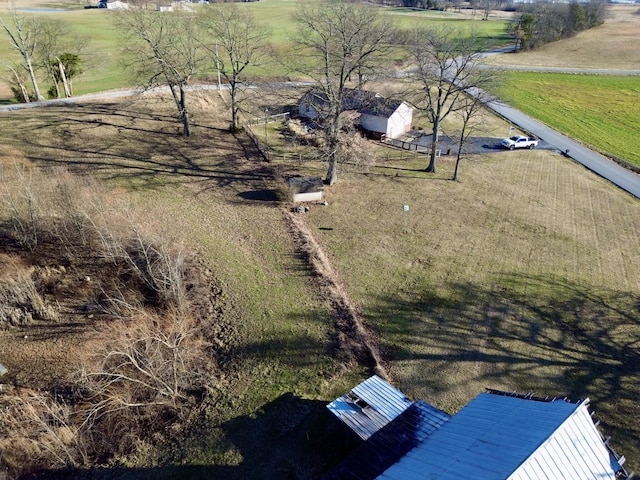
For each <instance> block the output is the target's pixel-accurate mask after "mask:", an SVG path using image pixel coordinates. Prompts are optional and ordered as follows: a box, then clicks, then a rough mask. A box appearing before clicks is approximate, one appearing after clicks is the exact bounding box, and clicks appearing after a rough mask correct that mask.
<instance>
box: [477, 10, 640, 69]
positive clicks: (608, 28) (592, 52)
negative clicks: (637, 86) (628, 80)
mask: <svg viewBox="0 0 640 480" xmlns="http://www.w3.org/2000/svg"><path fill="white" fill-rule="evenodd" d="M639 32H640V15H638V6H637V5H609V6H608V16H607V19H606V21H605V23H604V24H602V25H600V26H598V27H595V28H591V29H589V30H586V31H584V32H580V33H579V34H578V35H576V36H575V37H572V38H567V39H564V40H562V41H559V42H552V43H548V44H546V45H543V46H542V48H539V49H536V50H532V51H528V52H519V53H517V54H507V55H495V56H493V57H490V58H489V59H488V61H489V62H490V63H494V64H497V65H527V66H540V67H575V68H605V69H617V70H640V49H638V48H637V45H638V41H640V38H639V35H640V34H639Z"/></svg>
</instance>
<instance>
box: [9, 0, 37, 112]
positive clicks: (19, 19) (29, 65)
mask: <svg viewBox="0 0 640 480" xmlns="http://www.w3.org/2000/svg"><path fill="white" fill-rule="evenodd" d="M9 12H10V16H11V22H12V23H13V29H11V28H10V26H9V25H7V24H6V23H5V22H4V20H2V17H0V26H1V27H2V28H3V29H4V31H5V32H6V34H7V35H8V36H9V40H10V44H11V46H12V47H13V48H14V49H15V50H16V51H17V52H18V53H19V54H20V56H21V57H22V60H23V61H24V64H23V65H22V67H23V68H24V69H25V70H26V71H27V72H28V74H29V77H30V78H31V83H32V85H33V91H34V96H35V98H36V100H42V99H43V98H44V97H43V96H42V95H41V94H40V89H39V87H38V80H37V78H36V72H35V65H34V54H35V52H36V49H37V46H38V41H39V36H40V30H41V25H40V22H39V21H38V20H37V19H36V18H33V17H32V18H27V17H25V16H23V15H18V12H17V10H16V9H15V7H12V8H10V10H9ZM24 100H25V102H29V101H30V98H29V95H27V96H26V97H25V99H24Z"/></svg>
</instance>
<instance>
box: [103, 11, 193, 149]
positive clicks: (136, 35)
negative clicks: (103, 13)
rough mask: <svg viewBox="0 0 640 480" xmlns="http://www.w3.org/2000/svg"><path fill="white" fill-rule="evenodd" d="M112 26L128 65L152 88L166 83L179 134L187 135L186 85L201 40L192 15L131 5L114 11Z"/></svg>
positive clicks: (190, 76) (188, 133)
mask: <svg viewBox="0 0 640 480" xmlns="http://www.w3.org/2000/svg"><path fill="white" fill-rule="evenodd" d="M115 19H116V20H115V21H116V26H117V27H118V28H119V29H120V30H121V31H122V32H123V33H124V34H125V36H126V40H127V44H126V47H125V51H126V52H127V54H128V55H129V57H130V58H131V59H132V60H133V64H132V66H133V67H134V68H136V70H137V73H138V75H139V76H140V78H141V79H142V80H143V81H144V83H145V86H146V87H148V88H152V87H155V86H159V85H166V86H168V87H169V90H170V91H171V95H172V97H173V100H174V102H175V104H176V107H177V109H178V117H179V119H180V122H181V123H182V125H183V134H184V136H186V137H189V136H191V123H190V119H189V109H188V104H187V86H188V85H189V82H190V81H191V79H192V77H193V76H194V75H195V74H196V72H197V71H198V68H199V67H200V65H201V61H202V55H201V52H200V45H201V42H200V41H199V39H198V29H197V28H196V25H195V22H194V21H193V18H191V17H188V16H186V15H182V14H180V13H179V12H172V13H171V14H167V13H166V12H157V11H150V10H143V9H137V8H132V9H129V10H123V11H120V12H117V13H116V14H115Z"/></svg>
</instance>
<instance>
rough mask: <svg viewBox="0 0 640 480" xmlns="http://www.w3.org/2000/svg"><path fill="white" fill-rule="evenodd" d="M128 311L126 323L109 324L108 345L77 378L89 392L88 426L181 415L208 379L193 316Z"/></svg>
mask: <svg viewBox="0 0 640 480" xmlns="http://www.w3.org/2000/svg"><path fill="white" fill-rule="evenodd" d="M131 311H132V313H134V315H133V316H132V317H131V318H130V319H127V320H116V321H113V322H111V323H110V325H108V327H107V329H108V332H107V334H106V337H107V338H110V340H109V341H108V342H107V343H106V344H105V345H104V346H103V347H102V348H101V350H100V351H99V352H98V353H97V354H96V355H95V357H94V361H93V364H92V365H88V366H85V368H84V369H83V370H82V372H81V374H80V378H81V384H82V385H83V386H84V387H85V388H87V389H88V390H89V391H90V392H91V393H92V399H91V403H90V407H89V411H88V415H87V421H88V422H93V421H95V420H97V419H99V418H102V417H104V416H105V415H110V414H119V413H121V412H122V411H126V410H132V409H134V410H138V411H140V412H142V413H145V414H148V413H150V412H151V411H162V410H165V409H166V410H167V411H171V412H173V413H174V414H176V415H180V414H181V411H182V409H181V408H180V406H181V405H183V404H184V403H185V402H186V401H187V400H188V398H189V394H190V393H191V392H193V391H195V390H200V389H203V388H204V387H203V385H205V384H206V379H205V377H206V375H211V374H212V370H213V367H214V362H213V358H212V357H211V354H210V353H209V352H208V348H209V344H208V343H207V342H206V341H205V339H204V337H203V335H202V332H201V330H200V328H199V327H198V326H197V321H196V320H195V319H194V318H193V316H192V315H190V314H185V313H183V312H179V311H178V310H172V311H170V312H168V313H167V314H165V315H152V314H149V313H148V312H144V311H140V310H138V311H137V312H136V309H135V307H132V310H131Z"/></svg>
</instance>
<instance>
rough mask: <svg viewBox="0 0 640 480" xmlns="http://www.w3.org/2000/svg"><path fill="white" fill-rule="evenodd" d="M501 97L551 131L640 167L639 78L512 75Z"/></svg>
mask: <svg viewBox="0 0 640 480" xmlns="http://www.w3.org/2000/svg"><path fill="white" fill-rule="evenodd" d="M499 95H501V96H502V98H504V99H505V100H506V101H507V102H508V103H510V104H512V105H513V106H514V107H516V108H518V109H520V110H522V111H523V112H526V113H527V114H529V115H531V116H533V117H535V118H538V119H540V120H541V121H543V122H544V123H546V124H547V125H549V126H551V127H553V128H555V129H557V130H559V131H562V132H565V133H567V134H568V135H569V136H571V137H573V138H575V139H578V140H581V141H582V142H584V143H586V144H589V145H592V146H593V147H595V148H596V149H597V150H599V151H601V152H603V153H606V154H610V155H614V156H616V157H619V158H621V159H623V160H626V161H627V162H630V163H632V164H634V165H636V166H640V136H638V125H640V110H639V109H638V105H640V81H639V80H638V77H634V76H607V75H571V74H555V73H528V72H509V73H506V74H505V75H504V83H503V85H502V87H501V89H500V92H499Z"/></svg>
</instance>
